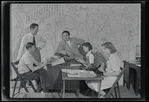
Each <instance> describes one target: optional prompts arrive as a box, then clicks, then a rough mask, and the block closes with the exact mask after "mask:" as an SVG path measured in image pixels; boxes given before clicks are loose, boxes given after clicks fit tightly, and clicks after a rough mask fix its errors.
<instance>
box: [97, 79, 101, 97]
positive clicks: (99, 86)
mask: <svg viewBox="0 0 149 102" xmlns="http://www.w3.org/2000/svg"><path fill="white" fill-rule="evenodd" d="M98 88H99V91H98V98H100V95H101V94H100V89H101V80H100V81H99V83H98Z"/></svg>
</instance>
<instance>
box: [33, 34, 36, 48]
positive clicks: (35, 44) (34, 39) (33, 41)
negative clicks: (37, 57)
mask: <svg viewBox="0 0 149 102" xmlns="http://www.w3.org/2000/svg"><path fill="white" fill-rule="evenodd" d="M33 43H34V44H35V48H36V41H35V36H33Z"/></svg>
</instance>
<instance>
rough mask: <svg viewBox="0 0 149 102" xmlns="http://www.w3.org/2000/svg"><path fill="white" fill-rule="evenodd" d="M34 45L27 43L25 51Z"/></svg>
mask: <svg viewBox="0 0 149 102" xmlns="http://www.w3.org/2000/svg"><path fill="white" fill-rule="evenodd" d="M34 45H35V44H34V43H33V42H28V43H27V44H26V49H27V50H28V49H29V48H31V47H32V46H34Z"/></svg>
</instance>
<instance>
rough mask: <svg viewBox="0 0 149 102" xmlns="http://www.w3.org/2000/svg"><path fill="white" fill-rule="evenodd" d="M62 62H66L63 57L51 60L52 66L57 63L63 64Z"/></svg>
mask: <svg viewBox="0 0 149 102" xmlns="http://www.w3.org/2000/svg"><path fill="white" fill-rule="evenodd" d="M62 63H65V61H64V59H63V58H60V59H56V60H53V61H52V62H51V64H52V66H55V65H58V64H62Z"/></svg>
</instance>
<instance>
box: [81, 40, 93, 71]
mask: <svg viewBox="0 0 149 102" xmlns="http://www.w3.org/2000/svg"><path fill="white" fill-rule="evenodd" d="M82 47H83V50H84V52H85V53H86V62H84V63H83V65H84V66H85V69H89V68H91V67H93V66H94V54H93V52H92V49H93V48H92V45H91V44H90V43H89V42H85V43H83V44H82Z"/></svg>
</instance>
